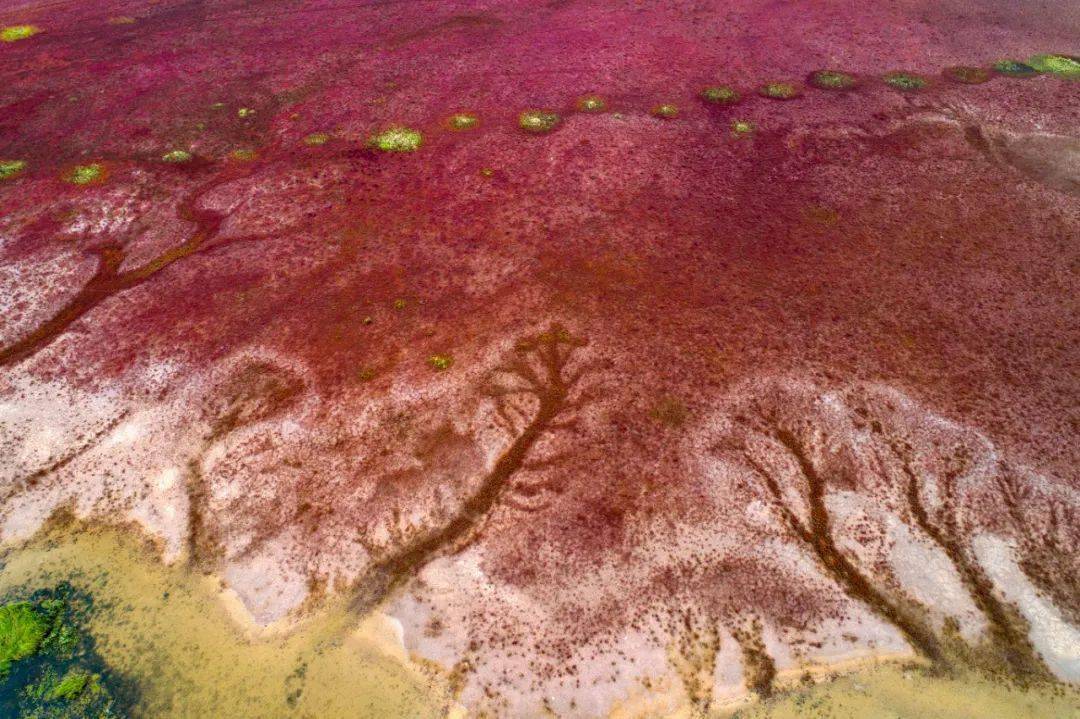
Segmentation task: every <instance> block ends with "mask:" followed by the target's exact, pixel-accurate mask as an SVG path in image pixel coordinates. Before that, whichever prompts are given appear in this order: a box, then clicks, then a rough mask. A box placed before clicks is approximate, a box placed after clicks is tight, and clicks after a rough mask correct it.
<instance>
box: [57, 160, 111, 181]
mask: <svg viewBox="0 0 1080 719" xmlns="http://www.w3.org/2000/svg"><path fill="white" fill-rule="evenodd" d="M108 175H109V172H108V170H107V169H106V167H105V165H102V164H101V163H99V162H94V163H91V164H89V165H75V166H74V167H72V168H70V169H69V170H68V171H67V172H65V173H64V175H63V178H64V182H70V183H71V184H73V185H94V184H97V183H100V182H104V181H105V179H106V178H107V177H108Z"/></svg>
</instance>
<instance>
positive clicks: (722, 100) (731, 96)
mask: <svg viewBox="0 0 1080 719" xmlns="http://www.w3.org/2000/svg"><path fill="white" fill-rule="evenodd" d="M698 97H700V98H701V99H702V100H704V101H705V102H708V103H711V104H713V105H732V104H734V103H736V102H738V101H739V100H741V99H742V95H740V94H739V91H738V90H736V89H735V88H733V87H728V86H727V85H709V86H707V87H703V88H701V91H700V92H698Z"/></svg>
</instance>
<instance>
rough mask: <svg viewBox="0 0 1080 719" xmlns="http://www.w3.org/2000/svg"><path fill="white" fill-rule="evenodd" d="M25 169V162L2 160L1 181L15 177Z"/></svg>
mask: <svg viewBox="0 0 1080 719" xmlns="http://www.w3.org/2000/svg"><path fill="white" fill-rule="evenodd" d="M25 169H26V161H25V160H0V180H7V179H10V178H12V177H15V176H16V175H18V174H19V173H21V172H22V171H23V170H25Z"/></svg>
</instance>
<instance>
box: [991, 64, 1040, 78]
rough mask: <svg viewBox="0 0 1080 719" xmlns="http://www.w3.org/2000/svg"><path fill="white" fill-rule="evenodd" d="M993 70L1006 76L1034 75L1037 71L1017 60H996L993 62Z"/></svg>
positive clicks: (1023, 76) (1021, 76)
mask: <svg viewBox="0 0 1080 719" xmlns="http://www.w3.org/2000/svg"><path fill="white" fill-rule="evenodd" d="M994 72H996V73H998V74H999V75H1006V76H1008V77H1020V78H1026V77H1035V76H1036V75H1038V74H1039V71H1038V70H1036V69H1035V68H1033V67H1032V66H1031V65H1028V64H1027V63H1026V62H1020V61H1019V60H998V61H997V62H995V63H994Z"/></svg>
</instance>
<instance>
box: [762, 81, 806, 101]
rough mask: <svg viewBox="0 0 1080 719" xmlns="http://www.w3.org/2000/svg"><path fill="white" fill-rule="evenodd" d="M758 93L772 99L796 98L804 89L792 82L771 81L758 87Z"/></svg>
mask: <svg viewBox="0 0 1080 719" xmlns="http://www.w3.org/2000/svg"><path fill="white" fill-rule="evenodd" d="M758 94H759V95H761V96H762V97H767V98H769V99H770V100H794V99H795V98H797V97H799V96H800V95H802V90H801V89H799V87H798V86H797V85H793V84H792V83H790V82H769V83H766V84H764V85H762V86H761V87H759V88H758Z"/></svg>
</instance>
